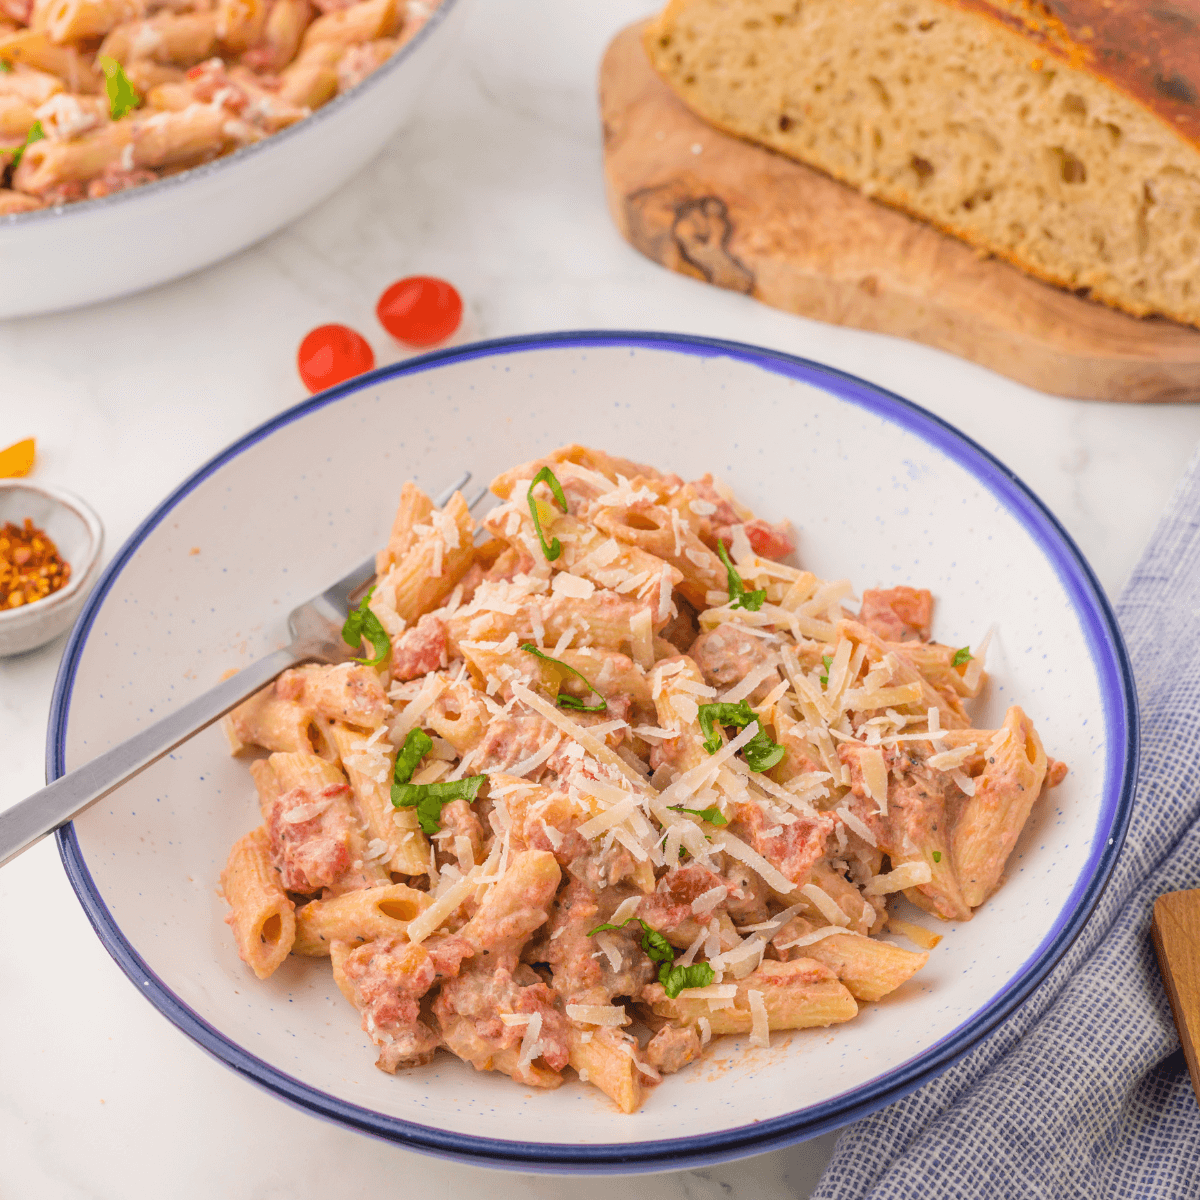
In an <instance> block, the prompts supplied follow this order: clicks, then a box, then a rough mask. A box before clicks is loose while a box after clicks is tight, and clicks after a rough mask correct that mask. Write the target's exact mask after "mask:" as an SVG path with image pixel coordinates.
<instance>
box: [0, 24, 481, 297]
mask: <svg viewBox="0 0 1200 1200" xmlns="http://www.w3.org/2000/svg"><path fill="white" fill-rule="evenodd" d="M463 2H464V0H0V257H2V258H3V260H4V262H5V264H6V266H7V267H8V268H9V270H8V271H7V272H6V278H5V281H3V282H0V317H7V316H15V315H24V314H27V313H32V312H39V311H45V310H47V309H52V308H59V307H66V306H70V305H76V304H82V303H87V302H89V301H93V300H97V299H102V298H107V297H110V296H115V295H120V294H122V293H124V292H127V291H131V290H134V289H136V288H140V287H146V286H149V285H151V284H154V283H159V282H162V281H163V280H165V279H170V278H174V277H175V276H177V275H180V274H183V273H184V272H185V271H189V270H193V269H195V268H196V267H199V266H203V265H206V264H207V263H209V262H212V261H214V260H216V259H217V258H221V257H223V256H225V255H227V254H230V253H233V252H234V251H236V250H240V249H242V248H243V247H244V246H246V245H249V244H250V243H251V242H253V241H256V240H257V239H258V238H261V237H263V236H265V235H266V234H268V233H271V232H273V231H274V230H275V229H277V228H279V227H280V226H281V225H283V224H284V223H286V222H287V221H289V220H291V219H292V218H293V217H295V216H298V215H299V214H300V213H301V212H303V211H305V210H306V209H307V208H310V207H312V206H313V205H315V204H317V203H318V202H319V201H320V200H322V199H324V198H325V197H326V196H327V195H328V194H329V193H330V192H332V191H333V190H334V189H335V188H336V187H338V186H339V185H340V184H341V183H342V182H344V180H345V179H346V178H348V177H349V175H350V174H352V173H353V172H354V171H355V170H357V169H358V168H360V167H361V166H362V165H363V164H364V163H365V162H366V161H367V159H369V158H370V157H371V156H372V155H373V154H375V153H376V152H377V151H378V150H379V149H380V147H381V146H382V145H383V144H384V142H385V141H386V140H387V139H388V138H389V137H390V136H391V134H392V133H394V132H395V130H396V129H397V128H399V127H400V125H401V124H403V123H404V121H405V120H406V119H407V118H408V116H409V114H410V112H411V110H412V108H413V106H414V104H415V102H416V99H417V97H418V96H419V94H420V91H421V89H422V88H423V87H424V86H425V84H426V82H427V81H428V79H429V78H430V76H431V75H432V73H433V72H434V71H435V70H436V69H437V67H438V65H439V63H440V61H441V55H442V53H443V51H444V49H445V46H446V39H447V36H448V35H447V34H446V33H445V32H444V27H445V26H447V25H449V24H453V23H454V22H455V21H456V20H457V10H458V9H460V8H461V6H462V4H463ZM314 162H316V163H319V164H320V169H319V170H314V169H313V164H314ZM181 228H185V229H187V230H188V235H189V236H188V237H186V238H180V237H179V236H178V232H179V229H181ZM81 256H82V258H81ZM26 264H28V267H29V269H28V270H23V269H22V268H23V267H24V266H25V265H26Z"/></svg>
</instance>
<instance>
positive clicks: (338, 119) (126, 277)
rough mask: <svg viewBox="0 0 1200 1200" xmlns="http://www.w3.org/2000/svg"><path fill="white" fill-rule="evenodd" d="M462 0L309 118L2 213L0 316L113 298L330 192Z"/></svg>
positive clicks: (405, 100) (402, 104) (375, 133)
mask: <svg viewBox="0 0 1200 1200" xmlns="http://www.w3.org/2000/svg"><path fill="white" fill-rule="evenodd" d="M465 4H466V0H442V3H441V5H440V6H439V7H438V8H437V9H436V10H435V11H434V13H433V15H432V16H431V17H430V19H429V21H428V23H427V24H426V25H425V27H424V28H423V29H422V30H421V31H420V32H419V33H418V34H417V35H416V37H414V38H413V40H412V41H411V42H409V43H408V44H407V45H406V46H404V47H403V48H402V49H401V50H400V51H399V52H398V53H396V54H395V55H394V56H393V57H392V58H391V59H389V60H388V61H387V62H386V63H384V65H383V66H382V67H380V68H379V70H378V71H376V72H375V73H374V74H372V75H370V76H369V77H368V78H367V79H366V80H365V81H364V82H363V83H362V84H360V85H359V86H358V87H356V88H354V89H353V90H352V91H350V92H347V93H345V94H344V95H342V96H338V97H336V98H335V99H334V100H331V101H330V102H329V103H328V104H326V105H324V106H323V107H322V108H319V109H317V111H316V112H315V113H313V115H312V116H311V117H308V118H307V119H306V120H304V121H301V122H300V123H299V124H297V125H292V126H290V127H289V128H287V129H284V130H282V131H281V132H280V133H276V134H272V135H271V136H270V137H268V138H264V139H263V140H262V141H261V142H256V143H255V144H254V145H251V146H247V147H245V148H243V149H241V150H238V151H236V152H235V153H233V154H230V155H227V156H225V157H224V158H218V159H214V160H213V161H212V162H210V163H206V164H205V165H204V166H201V167H196V168H194V169H193V170H190V171H184V172H181V173H180V174H178V175H172V176H169V177H168V178H166V179H160V180H158V181H157V182H156V183H151V184H147V185H146V186H145V187H139V188H132V189H130V190H129V191H125V192H118V193H116V194H115V195H112V196H107V197H105V198H104V199H101V200H84V201H81V202H79V203H77V204H67V205H64V206H62V207H61V208H53V209H42V210H39V211H37V212H32V213H22V214H18V215H15V216H0V263H3V264H4V270H3V271H2V272H0V319H2V318H5V317H23V316H31V315H33V314H35V313H43V312H53V311H55V310H56V309H63V308H74V307H76V306H78V305H82V304H93V303H95V302H97V301H101V300H111V299H112V298H113V297H116V296H124V295H126V294H127V293H129V292H136V291H140V290H141V289H142V288H148V287H153V286H154V285H156V284H159V283H165V282H166V281H167V280H170V279H177V278H178V277H179V276H181V275H186V274H187V273H188V272H189V271H195V270H198V269H199V268H200V267H206V266H208V265H209V264H210V263H214V262H217V261H218V260H219V259H222V258H226V257H227V256H228V255H230V254H236V253H237V252H238V251H239V250H244V249H245V248H246V247H247V246H250V245H252V244H253V243H254V242H257V241H259V240H260V239H262V238H264V237H266V236H267V235H268V234H271V233H274V232H275V231H276V230H277V229H280V228H282V227H283V226H284V225H286V224H287V223H288V222H289V221H293V220H295V219H296V218H297V217H298V216H300V215H301V213H304V212H307V211H308V210H309V209H310V208H313V207H315V206H316V205H317V204H319V203H320V202H321V201H322V200H324V199H325V198H326V197H327V196H329V195H331V194H332V193H333V192H335V191H336V190H337V189H338V188H339V187H341V186H342V184H343V183H345V182H346V180H347V179H349V178H350V176H351V175H353V174H354V173H355V172H356V171H358V170H360V169H361V168H362V167H363V166H365V165H366V163H367V162H368V161H369V160H370V159H371V158H373V157H374V156H375V155H376V154H378V153H379V151H380V149H381V148H382V147H383V145H384V143H385V142H386V141H387V140H388V138H390V137H391V136H392V134H394V133H395V132H396V130H398V129H399V128H400V127H401V126H402V125H404V124H405V123H406V122H407V121H408V120H409V118H410V117H411V116H412V113H413V110H414V108H415V107H416V104H417V101H418V100H419V98H420V96H421V94H422V93H423V91H424V90H425V89H426V87H427V85H428V83H429V81H430V79H431V78H432V77H433V75H434V72H436V71H437V70H438V69H439V68H440V67H441V65H442V63H443V62H444V61H445V58H446V54H447V52H448V50H449V48H450V45H451V42H452V40H453V37H454V31H455V30H457V28H458V26H459V24H460V21H461V17H462V12H463V9H464V7H465Z"/></svg>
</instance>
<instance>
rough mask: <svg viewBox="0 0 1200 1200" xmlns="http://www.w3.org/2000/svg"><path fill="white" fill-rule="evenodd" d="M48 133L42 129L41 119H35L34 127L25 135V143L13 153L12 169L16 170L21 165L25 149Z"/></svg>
mask: <svg viewBox="0 0 1200 1200" xmlns="http://www.w3.org/2000/svg"><path fill="white" fill-rule="evenodd" d="M45 136H46V134H45V133H44V132H43V130H42V123H41V121H34V123H33V126H32V128H31V129H30V130H29V132H28V133H27V134H26V135H25V142H24V144H23V145H21V146H18V147H17V152H16V154H14V155H13V160H12V169H13V170H14V171H15V170H16V169H17V168H18V167H19V166H20V165H21V159H23V158H24V157H25V151H26V150H28V149H29V147H30V146H32V145H33V143H34V142H40V141H41V140H42V139H43V138H44V137H45Z"/></svg>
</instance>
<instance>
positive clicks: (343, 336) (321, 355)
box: [296, 325, 375, 392]
mask: <svg viewBox="0 0 1200 1200" xmlns="http://www.w3.org/2000/svg"><path fill="white" fill-rule="evenodd" d="M374 365H375V352H374V351H373V350H372V349H371V347H370V346H368V345H367V340H366V338H364V337H363V336H362V335H361V334H359V333H355V332H354V330H353V329H351V328H349V327H348V326H346V325H318V326H317V328H316V329H314V330H312V331H311V332H310V333H308V334H307V335H306V336H305V338H304V341H302V342H301V343H300V352H299V353H298V354H297V355H296V366H297V368H298V369H299V371H300V378H301V379H303V380H304V386H305V387H306V388H308V390H309V391H310V392H320V391H323V390H324V389H325V388H328V387H333V385H334V384H335V383H343V382H344V381H345V380H347V379H353V378H354V376H355V375H361V374H362V373H363V372H364V371H369V370H370V369H371V368H372V367H373V366H374Z"/></svg>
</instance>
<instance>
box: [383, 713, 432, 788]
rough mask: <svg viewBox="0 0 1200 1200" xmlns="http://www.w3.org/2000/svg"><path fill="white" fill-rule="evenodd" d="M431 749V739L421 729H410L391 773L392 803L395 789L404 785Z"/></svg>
mask: <svg viewBox="0 0 1200 1200" xmlns="http://www.w3.org/2000/svg"><path fill="white" fill-rule="evenodd" d="M432 749H433V738H431V737H430V736H429V734H427V733H426V732H425V730H423V729H410V730H409V731H408V737H406V738H405V739H404V745H403V746H401V747H400V753H399V754H397V755H396V766H395V769H394V770H393V771H392V803H395V802H396V788H397V787H398V786H401V785H403V784H406V783H407V782H408V781H409V780H410V779H411V778H412V777H413V772H414V771H415V770H416V769H417V767H418V766H419V765H420V762H421V759H423V758H424V757H425V755H427V754H428V753H429V752H430V750H432Z"/></svg>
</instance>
